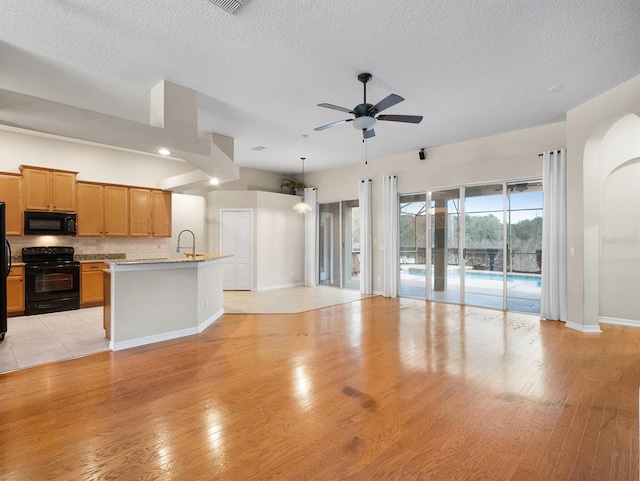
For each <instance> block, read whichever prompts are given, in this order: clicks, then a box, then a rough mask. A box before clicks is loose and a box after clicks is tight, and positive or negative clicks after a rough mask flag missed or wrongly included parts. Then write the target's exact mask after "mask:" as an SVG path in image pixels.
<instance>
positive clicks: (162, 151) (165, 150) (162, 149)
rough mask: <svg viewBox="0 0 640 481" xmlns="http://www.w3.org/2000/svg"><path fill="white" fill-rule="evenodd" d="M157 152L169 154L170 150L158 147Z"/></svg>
mask: <svg viewBox="0 0 640 481" xmlns="http://www.w3.org/2000/svg"><path fill="white" fill-rule="evenodd" d="M158 153H159V154H160V155H171V151H170V150H169V149H165V148H164V147H163V148H161V149H158Z"/></svg>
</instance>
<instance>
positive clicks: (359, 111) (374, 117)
mask: <svg viewBox="0 0 640 481" xmlns="http://www.w3.org/2000/svg"><path fill="white" fill-rule="evenodd" d="M371 79H372V76H371V74H370V73H367V72H365V73H361V74H360V75H358V80H359V81H360V82H362V84H363V87H364V99H363V102H362V103H361V104H358V105H356V106H355V107H354V108H353V109H348V108H346V107H340V106H338V105H333V104H327V103H322V104H318V107H324V108H326V109H332V110H338V111H340V112H345V113H348V114H352V115H354V117H355V118H353V119H344V120H338V121H336V122H331V123H330V124H326V125H322V126H320V127H316V128H315V129H314V130H317V131H321V130H325V129H328V128H329V127H335V126H336V125H340V124H344V123H346V122H353V126H354V128H356V129H358V130H361V131H362V138H363V139H370V138H371V137H374V136H375V135H376V133H375V131H374V129H373V128H374V127H375V125H376V123H377V121H378V120H385V121H389V122H404V123H410V124H419V123H420V122H421V121H422V115H378V114H379V113H380V112H382V111H383V110H386V109H388V108H389V107H393V106H394V105H396V104H398V103H400V102H402V101H403V100H404V98H402V97H400V96H399V95H396V94H390V95H387V96H386V97H385V98H383V99H382V100H381V101H380V102H378V103H377V104H375V105H373V104H369V103H367V82H369V80H371Z"/></svg>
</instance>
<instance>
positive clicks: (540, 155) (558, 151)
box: [538, 149, 561, 157]
mask: <svg viewBox="0 0 640 481" xmlns="http://www.w3.org/2000/svg"><path fill="white" fill-rule="evenodd" d="M560 150H561V149H558V150H556V151H555V152H556V153H560ZM549 152H553V150H550V151H549ZM543 155H544V153H543V154H538V157H542V156H543Z"/></svg>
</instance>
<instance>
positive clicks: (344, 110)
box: [318, 104, 353, 114]
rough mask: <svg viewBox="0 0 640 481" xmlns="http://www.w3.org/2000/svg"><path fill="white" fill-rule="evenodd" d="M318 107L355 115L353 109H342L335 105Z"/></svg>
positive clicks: (319, 105)
mask: <svg viewBox="0 0 640 481" xmlns="http://www.w3.org/2000/svg"><path fill="white" fill-rule="evenodd" d="M318 107H324V108H325V109H333V110H339V111H340V112H346V113H348V114H352V113H353V110H351V109H348V108H346V107H340V106H338V105H333V104H318Z"/></svg>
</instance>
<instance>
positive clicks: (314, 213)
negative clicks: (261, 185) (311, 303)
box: [304, 187, 318, 287]
mask: <svg viewBox="0 0 640 481" xmlns="http://www.w3.org/2000/svg"><path fill="white" fill-rule="evenodd" d="M316 198H317V196H316V189H315V188H314V187H308V188H306V189H304V200H305V202H306V203H307V204H309V205H310V206H311V210H310V211H308V212H305V214H304V285H305V286H309V287H315V286H316V285H317V284H318V282H317V279H318V276H317V273H316V266H317V265H318V262H317V259H318V249H316V246H317V242H318V241H317V238H318V236H317V229H318V204H317V201H316Z"/></svg>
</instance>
